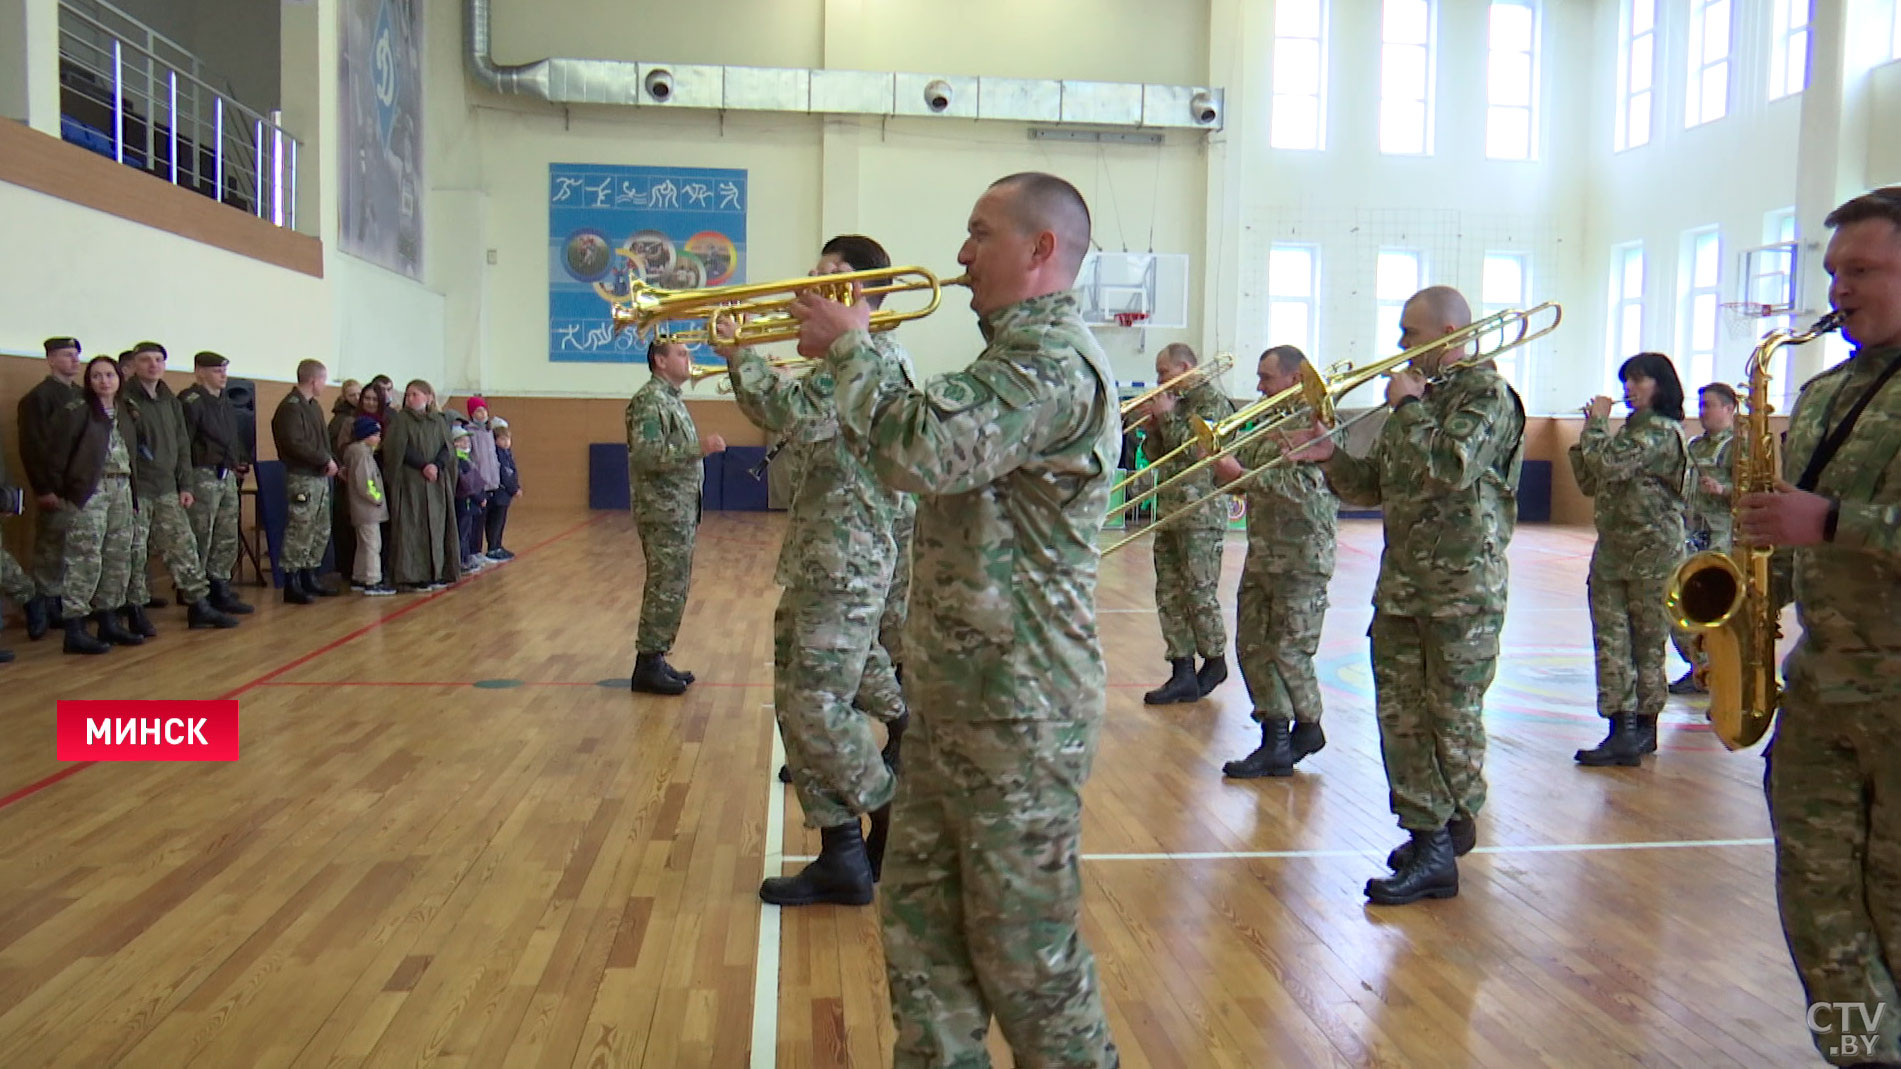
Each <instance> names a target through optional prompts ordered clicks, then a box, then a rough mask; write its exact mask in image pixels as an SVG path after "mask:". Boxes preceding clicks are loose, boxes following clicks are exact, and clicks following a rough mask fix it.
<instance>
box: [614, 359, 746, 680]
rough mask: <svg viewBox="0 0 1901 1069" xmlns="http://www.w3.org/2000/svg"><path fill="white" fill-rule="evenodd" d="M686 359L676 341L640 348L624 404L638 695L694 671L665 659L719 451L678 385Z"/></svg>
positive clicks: (720, 443) (718, 441)
mask: <svg viewBox="0 0 1901 1069" xmlns="http://www.w3.org/2000/svg"><path fill="white" fill-rule="evenodd" d="M692 360H693V358H692V356H691V355H690V354H689V353H688V352H687V347H686V346H684V345H681V344H680V343H678V342H669V341H666V340H665V339H657V340H655V341H654V342H653V344H651V345H649V346H648V347H647V370H648V371H649V373H650V374H649V376H648V378H647V384H646V385H645V386H642V387H641V388H640V389H639V390H638V391H636V392H635V394H634V396H633V399H632V400H631V401H628V402H627V479H628V483H629V487H630V491H629V496H630V498H631V501H632V504H633V511H634V527H635V529H636V530H638V531H639V532H640V551H641V553H642V555H644V556H645V557H646V561H647V582H646V586H645V588H644V589H643V590H642V592H641V596H640V630H639V631H638V633H637V634H636V635H635V639H634V649H635V654H634V671H633V675H632V677H631V678H630V683H631V684H632V686H633V689H634V690H635V691H638V692H641V693H645V694H684V693H686V688H687V684H689V683H691V682H693V674H692V673H690V672H682V671H679V670H678V669H676V668H674V667H673V666H672V665H670V664H668V663H667V652H668V651H669V650H671V649H673V640H674V637H675V636H677V635H678V634H679V633H680V617H681V616H682V615H684V614H685V612H686V592H687V587H688V585H689V584H690V583H691V581H692V579H693V537H694V535H695V534H696V533H697V532H698V530H699V526H700V484H701V482H702V480H703V479H704V478H705V471H706V468H705V464H704V461H703V458H705V457H707V456H710V455H712V454H713V453H718V452H721V451H723V450H724V449H725V448H726V441H725V439H723V438H721V437H720V436H719V435H717V434H709V435H707V436H706V440H705V442H704V443H702V442H701V440H700V436H699V431H698V430H697V429H696V428H695V427H694V426H693V417H692V416H691V415H688V414H687V410H686V402H684V401H682V400H681V399H680V386H681V385H682V384H683V383H685V382H686V381H687V378H688V373H689V372H690V371H691V370H692Z"/></svg>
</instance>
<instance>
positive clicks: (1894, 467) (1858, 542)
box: [1782, 349, 1901, 703]
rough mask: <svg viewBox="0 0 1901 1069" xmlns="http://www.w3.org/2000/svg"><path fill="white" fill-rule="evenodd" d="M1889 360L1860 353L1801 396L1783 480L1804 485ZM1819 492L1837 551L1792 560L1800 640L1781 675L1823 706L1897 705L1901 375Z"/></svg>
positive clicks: (1815, 549)
mask: <svg viewBox="0 0 1901 1069" xmlns="http://www.w3.org/2000/svg"><path fill="white" fill-rule="evenodd" d="M1895 359H1901V349H1882V350H1873V351H1870V350H1860V351H1858V352H1856V353H1855V355H1854V356H1852V357H1850V358H1849V359H1847V360H1845V361H1843V362H1842V363H1841V364H1838V365H1837V366H1835V367H1834V368H1832V369H1831V370H1829V371H1825V372H1823V373H1822V374H1820V375H1818V376H1816V377H1815V378H1814V379H1811V380H1810V381H1809V383H1808V384H1807V385H1806V386H1804V387H1803V388H1802V393H1801V395H1800V396H1799V397H1797V398H1796V402H1795V410H1794V412H1792V413H1791V414H1790V416H1789V437H1788V440H1787V443H1786V445H1785V446H1784V448H1783V452H1782V458H1783V459H1782V470H1783V478H1785V479H1787V480H1789V481H1790V482H1791V483H1793V482H1795V481H1797V480H1798V479H1799V478H1801V476H1802V473H1803V471H1804V470H1805V469H1806V468H1807V467H1808V464H1809V458H1810V457H1812V456H1814V454H1815V450H1816V448H1817V447H1818V446H1819V445H1820V443H1821V441H1822V438H1823V437H1824V435H1825V434H1826V432H1827V431H1828V430H1831V429H1833V428H1834V427H1835V425H1836V424H1838V423H1839V422H1841V419H1842V417H1843V416H1844V415H1845V414H1846V413H1847V411H1848V409H1849V406H1850V405H1852V404H1853V403H1854V401H1855V399H1856V398H1857V397H1859V396H1860V395H1861V394H1862V393H1864V392H1866V391H1867V389H1868V387H1869V386H1870V385H1872V384H1873V382H1874V380H1875V378H1876V377H1877V376H1879V375H1880V373H1881V370H1882V368H1883V367H1884V366H1885V365H1886V364H1887V362H1888V361H1890V360H1895ZM1815 492H1816V493H1818V494H1822V495H1824V496H1827V497H1831V498H1834V499H1836V500H1838V501H1840V502H1841V512H1840V518H1839V519H1838V521H1837V523H1836V527H1835V540H1834V541H1833V542H1825V543H1822V544H1821V545H1816V546H1806V547H1803V548H1800V549H1796V550H1795V551H1794V570H1795V608H1796V616H1797V619H1799V620H1800V621H1801V624H1802V634H1801V637H1800V638H1799V639H1798V640H1797V641H1796V645H1795V649H1794V650H1793V651H1791V652H1790V654H1789V659H1788V662H1787V664H1786V666H1785V667H1786V674H1787V676H1788V679H1789V686H1790V689H1791V690H1793V691H1797V692H1799V693H1802V694H1805V695H1807V696H1810V697H1811V698H1812V699H1813V700H1819V701H1822V702H1825V703H1830V702H1888V703H1892V702H1895V701H1896V700H1901V374H1897V375H1895V376H1894V377H1892V378H1890V379H1889V380H1888V382H1887V384H1886V385H1884V386H1883V387H1882V388H1881V392H1880V394H1878V395H1876V397H1875V398H1874V400H1872V401H1870V402H1869V404H1868V407H1867V408H1866V409H1864V410H1863V411H1862V414H1861V419H1860V420H1859V421H1857V422H1856V424H1855V429H1854V433H1852V434H1851V435H1849V437H1848V440H1847V441H1845V442H1843V443H1842V447H1841V450H1840V452H1837V453H1836V454H1835V457H1834V459H1833V460H1832V461H1830V462H1829V465H1828V467H1826V468H1824V469H1822V474H1821V477H1820V478H1819V479H1818V480H1817V481H1816V485H1815Z"/></svg>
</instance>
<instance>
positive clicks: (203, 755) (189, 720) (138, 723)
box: [59, 701, 238, 761]
mask: <svg viewBox="0 0 1901 1069" xmlns="http://www.w3.org/2000/svg"><path fill="white" fill-rule="evenodd" d="M59 759H60V760H61V761H236V760H237V759H238V703H237V702H235V701H203V702H187V701H71V702H66V701H63V702H60V703H59Z"/></svg>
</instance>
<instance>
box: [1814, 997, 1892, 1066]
mask: <svg viewBox="0 0 1901 1069" xmlns="http://www.w3.org/2000/svg"><path fill="white" fill-rule="evenodd" d="M1887 1014H1888V1004H1887V1003H1885V1002H1878V1003H1876V1004H1875V1008H1874V1012H1873V1013H1870V1012H1869V1011H1868V1004H1867V1003H1865V1002H1815V1003H1810V1005H1809V1031H1811V1032H1813V1033H1815V1034H1816V1035H1818V1036H1834V1037H1835V1045H1834V1046H1832V1047H1830V1048H1828V1049H1827V1050H1826V1051H1824V1052H1823V1053H1825V1054H1827V1055H1828V1056H1829V1057H1831V1058H1837V1057H1847V1058H1868V1057H1872V1056H1873V1055H1874V1052H1875V1045H1876V1044H1877V1043H1879V1042H1880V1041H1881V1022H1882V1020H1883V1019H1884V1018H1886V1017H1887ZM1838 1026H1839V1027H1838Z"/></svg>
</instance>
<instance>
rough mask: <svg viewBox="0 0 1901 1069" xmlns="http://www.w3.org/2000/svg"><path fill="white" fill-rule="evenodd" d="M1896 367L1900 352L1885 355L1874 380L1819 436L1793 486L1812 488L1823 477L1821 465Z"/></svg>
mask: <svg viewBox="0 0 1901 1069" xmlns="http://www.w3.org/2000/svg"><path fill="white" fill-rule="evenodd" d="M1896 371H1901V353H1895V354H1894V355H1893V356H1890V357H1889V358H1888V364H1887V366H1886V367H1884V368H1882V369H1881V374H1879V375H1877V376H1875V381H1874V382H1873V383H1872V384H1871V385H1870V386H1869V387H1868V388H1867V389H1866V390H1863V391H1862V393H1861V396H1860V397H1857V398H1856V399H1855V403H1854V405H1852V406H1851V407H1850V408H1849V409H1848V413H1847V414H1846V415H1844V416H1842V420H1841V422H1840V423H1837V424H1836V425H1835V426H1834V428H1833V429H1832V430H1830V431H1829V432H1828V433H1827V434H1826V435H1823V436H1822V441H1821V444H1819V445H1817V446H1816V447H1815V454H1814V455H1813V456H1811V457H1809V466H1808V467H1807V468H1806V469H1804V470H1803V472H1802V477H1801V478H1800V479H1797V480H1796V481H1795V486H1796V489H1798V490H1804V491H1808V492H1811V493H1812V492H1814V490H1815V484H1816V483H1818V482H1820V481H1821V479H1822V469H1824V468H1826V467H1828V462H1829V461H1831V460H1834V459H1835V454H1836V453H1838V452H1840V451H1841V448H1842V445H1843V444H1844V443H1846V442H1847V441H1848V435H1849V434H1850V433H1851V432H1852V431H1854V429H1855V423H1856V421H1858V420H1860V419H1861V414H1862V412H1863V411H1864V410H1865V409H1867V407H1868V403H1869V402H1870V401H1873V400H1874V399H1875V395H1876V394H1878V393H1880V392H1881V388H1882V387H1883V386H1886V385H1887V384H1888V380H1889V379H1891V378H1893V377H1894V373H1895V372H1896ZM1831 407H1833V406H1831Z"/></svg>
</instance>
